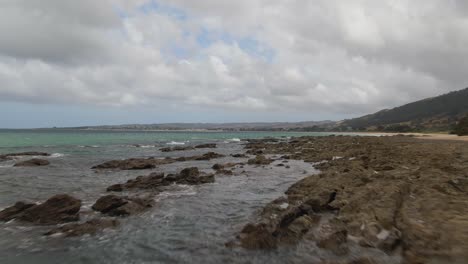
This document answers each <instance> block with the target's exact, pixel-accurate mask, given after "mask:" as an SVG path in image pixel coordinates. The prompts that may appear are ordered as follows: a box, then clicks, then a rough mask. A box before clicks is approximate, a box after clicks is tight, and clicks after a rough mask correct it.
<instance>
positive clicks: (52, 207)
mask: <svg viewBox="0 0 468 264" xmlns="http://www.w3.org/2000/svg"><path fill="white" fill-rule="evenodd" d="M28 206H29V205H28ZM80 207H81V201H80V200H78V199H76V198H73V197H71V196H69V195H67V194H59V195H55V196H52V197H51V198H49V199H48V200H47V201H45V202H44V203H42V204H39V205H34V206H29V207H28V208H27V209H25V210H22V211H21V212H20V213H19V214H18V215H16V217H15V218H16V219H18V220H20V221H25V222H31V223H34V224H39V225H53V224H60V223H66V222H71V221H78V220H79V218H80V216H79V211H80Z"/></svg>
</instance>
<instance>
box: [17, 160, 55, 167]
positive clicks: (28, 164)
mask: <svg viewBox="0 0 468 264" xmlns="http://www.w3.org/2000/svg"><path fill="white" fill-rule="evenodd" d="M49 164H50V162H49V161H48V160H45V159H30V160H25V161H21V162H17V163H16V164H15V165H14V167H39V166H47V165H49Z"/></svg>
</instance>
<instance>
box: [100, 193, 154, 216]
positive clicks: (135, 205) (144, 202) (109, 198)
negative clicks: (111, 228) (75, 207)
mask: <svg viewBox="0 0 468 264" xmlns="http://www.w3.org/2000/svg"><path fill="white" fill-rule="evenodd" d="M152 206H153V200H151V199H147V198H137V197H127V196H116V195H106V196H103V197H101V198H99V199H98V200H97V201H96V203H95V204H94V205H93V206H92V208H93V210H95V211H99V212H101V213H103V214H106V215H110V216H128V215H134V214H138V213H141V212H143V211H145V210H147V209H149V208H151V207H152Z"/></svg>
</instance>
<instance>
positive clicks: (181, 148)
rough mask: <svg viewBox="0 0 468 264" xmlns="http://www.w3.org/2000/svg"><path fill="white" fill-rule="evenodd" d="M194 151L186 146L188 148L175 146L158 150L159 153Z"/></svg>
mask: <svg viewBox="0 0 468 264" xmlns="http://www.w3.org/2000/svg"><path fill="white" fill-rule="evenodd" d="M193 149H195V148H194V147H191V146H188V147H181V146H176V147H172V148H171V147H165V148H161V149H159V150H160V151H161V152H173V151H186V150H193Z"/></svg>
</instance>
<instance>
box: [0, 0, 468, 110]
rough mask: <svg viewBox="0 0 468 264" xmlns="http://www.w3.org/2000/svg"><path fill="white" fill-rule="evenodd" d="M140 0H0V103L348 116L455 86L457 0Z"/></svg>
mask: <svg viewBox="0 0 468 264" xmlns="http://www.w3.org/2000/svg"><path fill="white" fill-rule="evenodd" d="M145 3H146V4H147V1H144V0H135V1H123V0H118V1H111V0H105V1H91V0H86V1H71V0H69V1H63V0H61V1H59V0H42V1H39V0H29V1H26V0H14V1H13V0H7V1H3V2H2V3H0V32H2V34H0V100H2V101H21V102H29V103H64V104H69V103H73V104H82V105H89V104H91V105H103V106H118V107H127V106H139V105H144V106H154V105H156V106H157V105H158V102H161V101H165V102H168V103H170V104H175V105H184V106H193V107H200V106H201V107H209V108H217V109H221V110H227V111H237V110H247V111H249V110H254V111H259V110H260V111H261V110H264V111H272V110H276V111H281V110H286V109H287V110H295V111H302V112H313V111H317V110H321V111H322V112H324V111H328V112H333V113H337V114H343V115H345V114H346V115H348V114H350V113H351V114H352V113H355V114H361V113H365V112H371V111H376V110H379V109H380V108H382V107H389V106H395V105H398V104H402V103H406V102H410V101H412V100H415V99H421V98H424V97H426V96H432V95H435V94H437V93H443V92H447V91H450V90H455V89H460V88H463V86H465V85H466V72H468V60H466V58H467V57H468V50H467V49H466V47H467V46H468V19H467V18H466V17H468V16H467V13H468V12H467V11H468V5H467V4H465V3H464V2H463V1H461V0H460V1H456V0H451V1H445V0H444V1H443V0H427V1H422V0H421V1H414V0H412V1H410V0H398V1H379V2H378V3H377V2H375V1H372V0H351V1H346V2H343V1H338V0H319V1H306V2H305V1H299V0H290V1H280V0H268V1H267V0H241V1H219V0H197V1H182V0H160V1H158V2H157V5H156V6H152V8H153V9H152V10H151V11H150V12H142V11H141V10H140V9H141V6H142V5H143V4H145ZM161 6H164V7H170V8H172V9H174V10H175V11H176V12H180V13H183V14H185V16H184V17H183V18H180V17H177V16H174V15H173V14H171V13H170V12H168V11H167V8H166V9H164V8H160V7H161ZM175 11H174V12H175ZM200 34H201V35H200ZM198 37H207V38H208V39H206V40H200V39H199V38H198ZM249 41H250V42H249ZM246 43H247V44H246Z"/></svg>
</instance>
